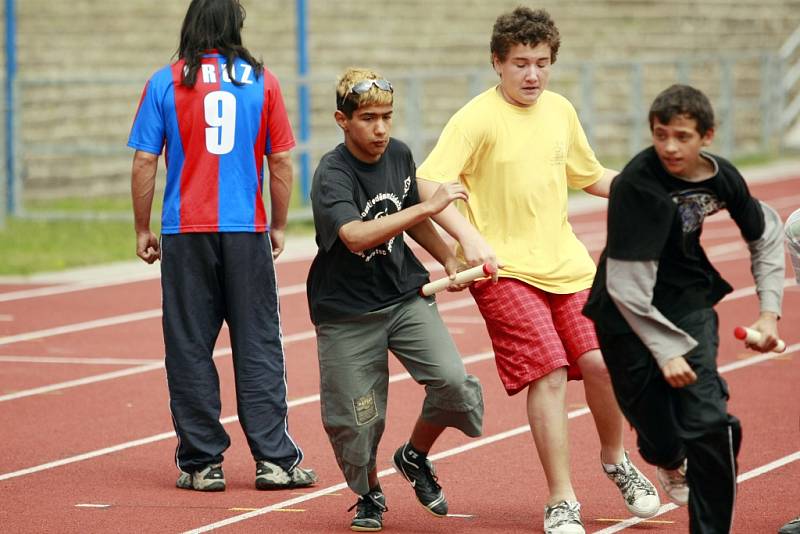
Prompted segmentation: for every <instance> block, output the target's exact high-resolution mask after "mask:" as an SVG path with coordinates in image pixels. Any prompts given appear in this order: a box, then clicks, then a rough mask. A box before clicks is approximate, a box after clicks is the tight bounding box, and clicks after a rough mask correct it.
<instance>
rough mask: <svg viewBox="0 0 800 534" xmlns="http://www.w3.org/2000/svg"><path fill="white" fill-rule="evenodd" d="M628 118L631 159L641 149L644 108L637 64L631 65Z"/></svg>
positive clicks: (642, 78)
mask: <svg viewBox="0 0 800 534" xmlns="http://www.w3.org/2000/svg"><path fill="white" fill-rule="evenodd" d="M629 105H630V108H629V113H628V116H629V117H630V125H629V127H628V155H629V156H631V157H633V156H634V155H635V154H636V153H637V152H639V150H641V148H642V142H641V140H642V137H641V135H640V133H641V127H642V121H641V118H642V115H643V108H644V72H643V69H642V64H641V63H639V62H636V63H633V64H632V65H631V99H630V104H629Z"/></svg>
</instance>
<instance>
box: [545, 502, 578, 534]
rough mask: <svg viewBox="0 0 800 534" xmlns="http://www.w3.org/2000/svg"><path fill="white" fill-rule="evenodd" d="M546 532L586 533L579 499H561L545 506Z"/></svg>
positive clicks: (557, 533) (551, 533)
mask: <svg viewBox="0 0 800 534" xmlns="http://www.w3.org/2000/svg"><path fill="white" fill-rule="evenodd" d="M544 534H586V531H585V530H584V529H583V521H581V505H580V503H579V502H578V501H561V502H557V503H556V504H554V505H553V506H545V507H544Z"/></svg>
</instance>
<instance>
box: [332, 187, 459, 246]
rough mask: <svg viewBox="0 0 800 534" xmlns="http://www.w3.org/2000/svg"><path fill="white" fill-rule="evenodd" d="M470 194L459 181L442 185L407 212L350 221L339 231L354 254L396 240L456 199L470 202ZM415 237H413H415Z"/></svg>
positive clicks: (401, 211)
mask: <svg viewBox="0 0 800 534" xmlns="http://www.w3.org/2000/svg"><path fill="white" fill-rule="evenodd" d="M466 199H467V192H466V190H465V189H464V186H462V185H461V184H459V183H458V182H452V183H449V184H442V186H441V187H439V189H438V190H437V191H436V192H435V194H434V195H432V196H431V197H430V198H427V199H425V200H423V201H422V202H420V203H419V204H415V205H413V206H410V207H408V208H406V209H403V210H400V211H398V212H396V213H392V214H391V215H387V216H385V217H378V218H376V219H372V220H370V221H350V222H348V223H346V224H344V225H342V227H341V228H339V238H340V239H341V240H342V242H343V243H344V244H345V246H346V247H347V248H348V249H350V251H352V252H361V251H363V250H365V249H368V248H371V247H374V246H376V245H379V244H381V243H385V242H386V241H388V240H389V239H391V238H392V237H394V236H396V235H398V234H400V233H402V232H404V231H406V230H408V229H409V228H412V227H414V226H416V225H418V224H419V223H420V222H422V221H424V220H425V219H427V218H428V217H430V216H432V215H434V214H436V213H439V212H441V211H442V210H443V209H445V208H446V207H447V206H448V205H449V204H450V203H451V202H453V201H454V200H466ZM412 237H413V236H412Z"/></svg>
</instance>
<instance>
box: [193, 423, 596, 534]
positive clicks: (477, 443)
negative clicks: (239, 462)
mask: <svg viewBox="0 0 800 534" xmlns="http://www.w3.org/2000/svg"><path fill="white" fill-rule="evenodd" d="M587 413H589V408H581V409H579V410H573V411H571V412H569V413H568V414H567V417H568V418H569V419H573V418H575V417H580V416H582V415H586V414H587ZM530 429H531V427H530V426H529V425H523V426H519V427H517V428H512V429H511V430H506V431H505V432H500V433H499V434H494V435H492V436H487V437H485V438H480V439H476V440H473V441H470V442H469V443H467V444H465V445H461V446H459V447H454V448H452V449H448V450H446V451H442V452H438V453H436V454H431V456H430V459H431V460H434V461H435V460H439V459H441V458H447V457H449V456H455V455H457V454H461V453H464V452H467V451H470V450H472V449H477V448H480V447H485V446H486V445H491V444H493V443H496V442H498V441H503V440H506V439H509V438H513V437H515V436H518V435H520V434H524V433H526V432H529V431H530ZM396 472H397V471H396V470H395V469H394V468H393V467H390V468H389V469H384V470H382V471H379V472H378V478H383V477H387V476H389V475H393V474H394V473H396ZM345 488H347V484H346V483H344V482H343V483H340V484H336V485H335V486H329V487H327V488H323V489H321V490H318V491H315V492H314V493H308V494H306V495H303V496H301V497H295V498H294V499H289V500H286V501H282V502H279V503H275V504H272V505H270V506H265V507H264V508H259V509H257V510H253V511H251V512H248V513H246V514H240V515H236V516H233V517H229V518H227V519H223V520H222V521H217V522H216V523H211V524H209V525H205V526H202V527H198V528H196V529H193V530H187V531H185V532H184V533H183V534H200V533H202V532H209V531H211V530H215V529H218V528H221V527H225V526H228V525H232V524H234V523H240V522H242V521H246V520H248V519H252V518H254V517H258V516H260V515H264V514H268V513H270V512H275V511H278V510H280V509H281V508H287V507H290V506H294V505H295V504H299V503H303V502H307V501H311V500H313V499H316V498H317V497H322V496H325V495H328V494H330V493H333V492H335V491H340V490H343V489H345Z"/></svg>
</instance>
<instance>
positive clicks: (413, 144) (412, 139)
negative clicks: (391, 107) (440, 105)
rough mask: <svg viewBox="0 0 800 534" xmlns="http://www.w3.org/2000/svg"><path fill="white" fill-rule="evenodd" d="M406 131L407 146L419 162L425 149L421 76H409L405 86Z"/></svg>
mask: <svg viewBox="0 0 800 534" xmlns="http://www.w3.org/2000/svg"><path fill="white" fill-rule="evenodd" d="M405 119H406V132H407V134H406V135H407V136H408V146H409V147H410V148H411V153H412V154H413V155H414V158H415V160H416V161H417V163H418V164H419V163H420V161H421V158H422V152H423V150H424V149H425V139H424V135H425V127H424V125H423V124H422V78H421V77H420V76H414V75H412V76H410V77H409V78H408V87H407V88H406V111H405Z"/></svg>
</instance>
